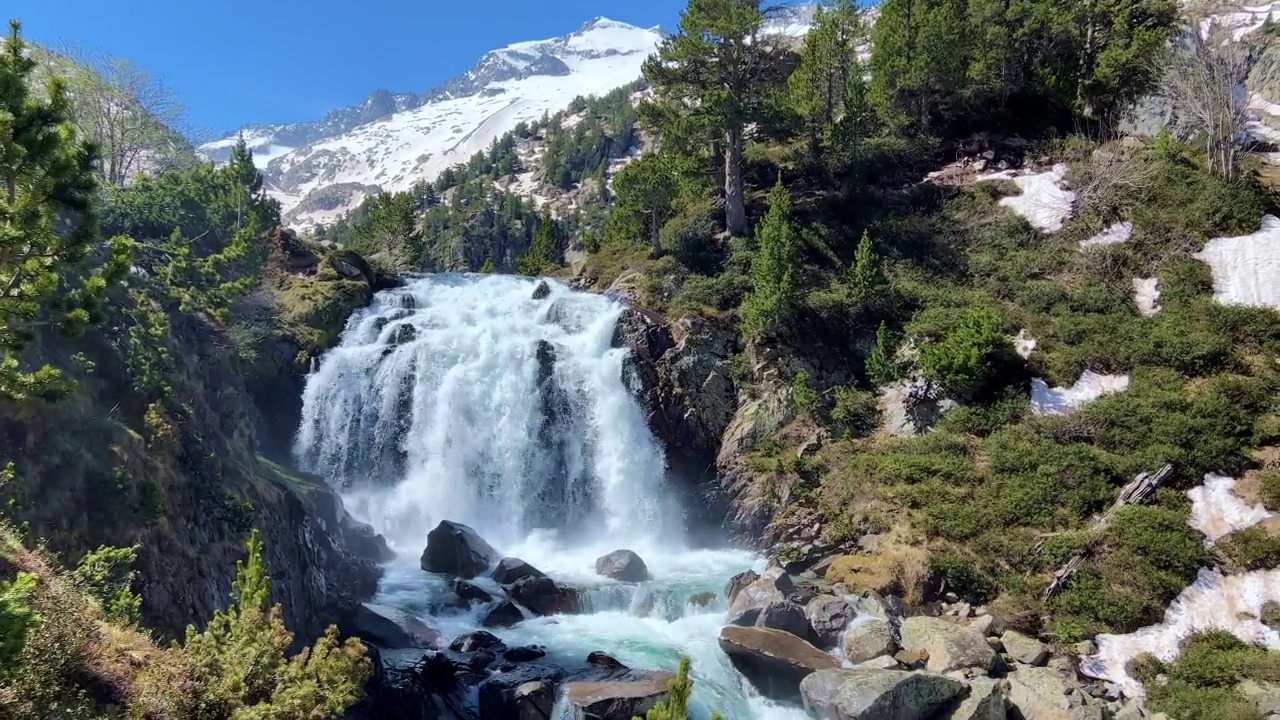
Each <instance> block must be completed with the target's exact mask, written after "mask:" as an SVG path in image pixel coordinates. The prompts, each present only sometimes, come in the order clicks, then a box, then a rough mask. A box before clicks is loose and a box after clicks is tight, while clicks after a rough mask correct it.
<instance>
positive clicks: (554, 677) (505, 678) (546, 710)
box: [477, 662, 568, 720]
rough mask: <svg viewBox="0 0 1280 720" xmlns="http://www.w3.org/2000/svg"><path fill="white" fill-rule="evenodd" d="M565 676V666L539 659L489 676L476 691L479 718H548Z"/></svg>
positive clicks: (530, 719)
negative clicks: (543, 661) (539, 660)
mask: <svg viewBox="0 0 1280 720" xmlns="http://www.w3.org/2000/svg"><path fill="white" fill-rule="evenodd" d="M567 676H568V672H566V671H565V670H564V668H561V667H559V666H556V665H552V664H550V663H541V662H535V663H528V664H524V665H518V666H516V667H515V668H513V669H511V670H509V671H507V672H501V673H497V674H495V675H492V676H490V677H488V678H487V679H485V680H484V681H483V682H481V683H480V686H479V688H478V690H477V696H478V698H479V705H480V717H482V718H517V719H519V720H525V719H526V718H527V719H529V720H533V719H534V718H549V717H551V708H552V707H554V706H555V701H556V694H557V692H558V688H559V687H560V683H561V682H563V681H564V679H565V678H566V677H567Z"/></svg>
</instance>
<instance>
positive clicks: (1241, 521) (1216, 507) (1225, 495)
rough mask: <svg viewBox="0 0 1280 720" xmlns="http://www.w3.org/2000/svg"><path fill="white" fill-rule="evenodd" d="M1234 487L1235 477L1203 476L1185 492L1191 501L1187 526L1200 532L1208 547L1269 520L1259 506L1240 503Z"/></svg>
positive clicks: (1210, 474)
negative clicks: (1194, 485) (1202, 481)
mask: <svg viewBox="0 0 1280 720" xmlns="http://www.w3.org/2000/svg"><path fill="white" fill-rule="evenodd" d="M1235 487H1236V480H1235V478H1229V477H1226V476H1224V475H1215V474H1213V473H1209V474H1208V475H1205V476H1204V484H1203V485H1200V486H1198V487H1194V488H1191V489H1190V490H1188V491H1187V497H1190V498H1191V520H1190V521H1189V522H1190V524H1191V527H1193V528H1195V529H1196V530H1199V531H1200V532H1202V533H1204V536H1205V537H1206V538H1208V540H1207V543H1208V544H1210V545H1212V544H1213V543H1216V542H1218V541H1219V540H1221V539H1222V538H1224V537H1226V536H1227V535H1230V534H1231V533H1233V532H1235V531H1236V530H1243V529H1245V528H1247V527H1251V526H1253V525H1257V524H1258V523H1260V522H1262V521H1263V520H1266V519H1267V518H1269V517H1271V513H1270V512H1268V511H1267V509H1266V508H1265V507H1263V506H1262V505H1260V504H1256V505H1249V504H1247V503H1245V501H1244V500H1241V499H1240V496H1239V495H1236V494H1235V492H1234V491H1235Z"/></svg>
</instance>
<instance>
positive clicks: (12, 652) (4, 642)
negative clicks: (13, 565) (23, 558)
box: [0, 572, 40, 679]
mask: <svg viewBox="0 0 1280 720" xmlns="http://www.w3.org/2000/svg"><path fill="white" fill-rule="evenodd" d="M36 581H37V578H36V576H35V575H32V574H31V573H24V572H20V573H18V575H17V577H15V578H14V579H13V580H12V581H9V582H0V679H3V678H4V677H5V675H7V674H9V673H10V672H12V671H13V670H15V669H16V668H17V663H18V657H19V656H20V655H21V654H22V650H23V648H25V647H26V645H27V635H28V634H30V632H31V631H32V630H33V629H34V628H35V627H36V626H37V625H39V623H40V616H39V615H37V614H36V612H35V611H34V610H32V609H31V596H32V595H33V594H34V593H35V589H36Z"/></svg>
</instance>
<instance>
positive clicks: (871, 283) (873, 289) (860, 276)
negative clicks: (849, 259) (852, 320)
mask: <svg viewBox="0 0 1280 720" xmlns="http://www.w3.org/2000/svg"><path fill="white" fill-rule="evenodd" d="M848 283H849V300H850V304H851V305H852V310H853V311H854V312H855V313H863V314H866V315H870V316H875V315H877V314H879V313H881V312H883V311H884V310H885V309H886V308H885V305H886V304H887V301H888V295H889V280H888V278H887V277H885V274H884V264H883V263H882V262H881V260H880V256H879V255H878V254H877V253H876V250H875V246H874V245H873V244H872V242H871V235H870V234H869V233H867V232H866V231H863V233H862V239H861V240H860V241H859V242H858V249H857V250H856V251H855V252H854V257H853V264H851V265H850V266H849V278H848Z"/></svg>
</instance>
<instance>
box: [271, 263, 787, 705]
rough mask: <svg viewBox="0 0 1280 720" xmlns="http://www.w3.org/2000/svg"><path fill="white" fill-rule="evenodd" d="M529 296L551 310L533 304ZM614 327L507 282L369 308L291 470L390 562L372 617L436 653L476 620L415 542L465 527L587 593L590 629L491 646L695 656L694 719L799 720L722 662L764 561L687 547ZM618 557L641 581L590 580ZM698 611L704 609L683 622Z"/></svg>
mask: <svg viewBox="0 0 1280 720" xmlns="http://www.w3.org/2000/svg"><path fill="white" fill-rule="evenodd" d="M540 282H546V283H547V288H548V289H549V290H550V292H549V294H548V295H547V296H545V297H540V298H535V288H537V287H538V284H539V283H540ZM538 294H539V295H541V293H538ZM622 312H623V307H622V306H621V305H620V304H618V303H617V302H615V301H613V300H611V299H609V298H606V297H603V296H600V295H594V294H590V293H583V292H578V291H575V290H572V289H571V288H569V287H567V286H565V285H563V284H560V283H557V282H554V281H539V280H533V279H528V278H517V277H512V276H498V275H494V276H477V275H433V276H428V277H423V278H417V279H413V280H411V281H410V282H409V283H408V284H407V285H406V286H404V287H401V288H397V289H394V290H389V291H386V292H383V293H379V294H378V296H377V297H376V298H375V300H374V302H373V304H372V305H371V306H370V307H368V308H366V309H364V310H362V311H360V312H357V313H356V314H355V315H354V316H352V318H351V319H350V321H349V322H348V324H347V327H346V329H345V331H344V332H343V336H342V340H341V343H340V344H339V346H338V347H336V348H334V349H333V350H331V351H330V352H329V353H328V354H326V355H325V357H324V358H323V359H322V361H321V362H320V363H319V367H318V368H317V369H316V370H315V371H314V372H313V373H312V375H311V377H310V378H309V379H308V382H307V387H306V391H305V394H304V398H303V408H304V409H303V419H302V423H301V427H300V428H299V432H298V437H297V443H296V447H295V453H296V456H297V458H298V460H299V462H300V463H301V464H302V466H303V467H305V468H306V469H308V470H310V471H312V472H315V473H317V474H319V475H321V476H323V477H325V478H326V479H327V480H328V481H329V482H330V483H331V484H333V485H334V486H335V487H337V488H339V489H340V490H341V491H342V492H343V495H344V500H345V502H346V504H347V507H348V509H349V510H350V511H351V512H352V514H354V515H355V516H357V517H358V518H360V519H362V520H364V521H366V522H369V523H370V524H372V525H373V526H374V527H375V528H376V529H377V530H378V532H380V533H382V534H383V536H384V537H386V539H387V541H388V544H389V545H390V547H391V548H392V550H393V551H394V552H395V553H396V556H397V557H396V559H395V560H393V561H392V562H391V563H389V564H388V567H387V573H386V576H385V578H384V580H383V582H382V584H381V586H380V589H379V598H378V600H377V602H380V603H383V604H387V605H393V606H396V607H399V608H401V609H404V610H407V611H410V612H412V613H414V614H416V615H418V616H419V617H421V618H422V619H424V620H425V621H427V622H428V623H429V624H431V625H433V626H434V627H437V628H439V629H440V630H441V631H442V632H443V633H444V634H445V636H446V637H453V636H456V635H459V634H461V633H464V632H468V631H470V630H473V629H476V628H477V627H478V625H479V621H478V617H477V613H478V609H471V610H460V609H457V608H452V607H448V605H447V603H446V602H445V599H446V597H447V596H448V589H447V587H446V582H445V580H444V579H443V578H441V577H438V576H433V575H430V574H428V573H425V572H423V571H422V570H420V569H419V567H418V557H419V555H420V554H421V552H422V549H423V547H424V546H425V544H426V537H427V532H428V531H429V530H431V529H432V528H433V527H435V525H436V524H437V523H438V522H439V521H441V520H454V521H458V522H463V523H466V524H468V525H470V526H471V527H473V528H475V529H476V530H477V531H478V532H479V533H480V534H481V535H482V536H483V537H484V538H485V539H487V540H488V541H489V542H490V543H491V544H492V545H493V546H494V547H495V548H497V549H498V550H499V551H500V552H501V553H503V554H504V555H507V556H512V557H519V558H521V559H523V560H525V561H527V562H529V563H531V564H532V565H534V566H535V567H537V568H539V569H541V570H542V571H543V572H545V573H547V574H548V575H550V576H551V577H553V578H555V579H556V580H558V581H560V582H564V583H567V584H570V585H573V586H575V587H578V588H580V589H581V591H582V597H583V600H584V605H585V606H586V607H585V610H586V611H585V612H584V613H581V614H575V615H560V616H555V617H549V618H538V619H533V620H527V621H525V622H524V623H521V624H520V625H518V626H516V627H513V628H510V629H507V630H502V631H494V632H496V634H499V635H500V636H502V637H503V639H504V640H505V641H506V642H507V643H509V644H512V645H520V644H540V645H544V646H545V647H546V648H547V650H548V653H549V657H550V658H551V659H553V660H556V661H559V662H562V663H563V664H566V665H574V664H579V663H581V662H582V660H583V659H584V658H585V657H586V655H587V653H589V652H591V651H594V650H601V651H604V652H607V653H609V654H611V655H613V656H615V657H617V658H618V659H619V660H621V661H622V662H623V663H625V664H628V665H630V666H632V667H635V668H637V669H675V667H676V665H677V663H678V661H679V657H680V656H681V655H687V656H689V657H690V659H691V661H692V674H693V677H694V681H695V693H694V705H695V707H694V709H693V710H694V717H698V718H702V717H709V716H710V713H711V711H712V710H719V711H720V712H721V713H722V714H723V715H724V716H725V717H733V718H758V719H760V720H765V719H768V720H783V719H786V718H803V717H806V716H805V715H804V713H803V712H802V711H800V710H799V709H795V708H786V707H781V706H778V705H776V704H774V703H772V702H770V701H768V700H765V699H763V698H761V697H759V696H758V695H757V694H756V693H755V692H754V691H753V690H752V689H751V688H750V687H749V685H747V684H746V683H745V682H744V681H743V680H742V678H741V677H740V676H739V675H738V674H737V673H736V672H735V671H734V670H733V668H732V666H731V665H730V664H729V661H728V658H727V657H726V656H725V655H724V654H723V653H722V652H721V651H720V650H719V647H718V644H717V637H718V634H719V630H720V628H721V626H723V624H724V623H725V613H726V609H727V608H726V607H725V605H724V600H723V598H720V597H719V596H720V594H721V593H722V592H723V589H724V586H725V583H726V581H727V580H728V579H729V578H730V577H731V576H733V575H734V574H736V573H738V572H741V571H743V570H746V569H749V568H754V569H756V570H761V569H763V565H764V561H763V559H762V558H759V557H757V556H755V555H752V554H750V553H747V552H742V551H737V550H730V549H705V548H695V547H691V546H690V544H689V543H688V542H687V541H686V528H685V520H684V513H683V511H682V508H681V507H680V506H679V501H678V500H677V497H678V496H679V494H678V493H675V492H671V491H669V490H668V488H667V487H666V483H667V472H666V459H665V457H664V453H663V448H662V447H661V444H660V443H659V442H658V441H657V440H656V439H655V438H654V437H653V435H652V433H651V432H650V431H649V428H648V425H647V423H646V422H645V417H644V414H643V411H642V410H641V408H640V407H639V405H638V404H637V403H636V400H635V393H634V389H633V388H631V387H629V386H628V383H627V380H626V377H627V373H626V372H625V363H626V360H627V355H628V350H627V349H625V348H621V347H615V345H617V344H618V343H616V342H614V332H615V329H616V326H617V323H618V319H619V317H620V316H621V314H622ZM619 548H629V549H631V550H634V551H636V552H637V553H639V554H640V556H641V557H642V558H644V560H645V562H646V563H647V565H648V567H649V570H650V573H651V575H652V578H653V579H652V580H650V581H649V582H646V583H642V584H640V585H639V586H628V585H623V584H620V583H616V582H613V581H611V580H608V579H605V578H602V577H600V576H598V575H596V574H595V572H594V562H595V559H596V558H597V557H598V556H600V555H603V554H604V553H607V552H609V551H612V550H616V549H619ZM477 582H480V583H482V584H483V583H484V582H485V581H484V580H483V579H481V580H478V581H477ZM489 582H491V581H489ZM495 589H496V588H495ZM709 592H710V593H714V594H715V595H716V597H717V598H718V599H717V600H716V601H714V602H712V603H710V604H709V605H700V604H698V603H696V602H690V601H691V600H692V599H694V598H695V596H697V595H700V594H704V593H709ZM491 630H492V629H491Z"/></svg>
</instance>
